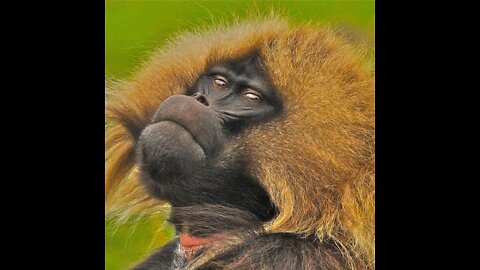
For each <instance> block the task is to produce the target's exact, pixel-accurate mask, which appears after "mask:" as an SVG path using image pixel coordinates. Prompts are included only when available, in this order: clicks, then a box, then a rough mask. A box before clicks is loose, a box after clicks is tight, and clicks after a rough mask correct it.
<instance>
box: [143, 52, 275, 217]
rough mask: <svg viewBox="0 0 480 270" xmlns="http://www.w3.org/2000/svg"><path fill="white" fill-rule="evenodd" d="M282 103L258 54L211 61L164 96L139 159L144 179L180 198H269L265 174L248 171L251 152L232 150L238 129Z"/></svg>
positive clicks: (154, 189) (183, 201) (160, 192)
mask: <svg viewBox="0 0 480 270" xmlns="http://www.w3.org/2000/svg"><path fill="white" fill-rule="evenodd" d="M280 109H281V103H280V100H279V99H278V97H277V96H276V94H275V89H274V87H273V85H272V84H271V83H270V81H269V79H268V77H267V76H266V74H265V73H264V72H263V71H262V70H261V69H260V68H259V67H258V65H257V64H256V58H255V57H248V58H244V59H240V60H229V61H224V62H221V63H217V64H215V65H212V66H210V67H208V68H207V70H205V72H204V73H203V74H202V75H201V76H199V78H198V79H197V80H196V82H195V83H194V85H193V86H192V87H191V88H190V89H186V91H185V95H175V96H171V97H169V98H167V99H166V100H165V101H163V102H162V103H161V105H160V106H159V108H158V110H157V112H156V113H155V115H154V116H153V118H152V121H151V124H150V125H148V126H147V127H146V128H145V129H144V130H143V131H142V133H141V136H140V138H139V143H138V159H139V162H140V164H141V173H142V180H143V182H144V183H145V184H146V185H147V187H149V190H150V192H151V193H152V194H153V195H154V196H156V197H159V198H162V199H165V200H167V201H169V202H171V203H172V204H173V205H190V204H199V203H212V202H215V203H230V204H236V203H237V200H248V201H254V202H258V201H260V202H261V204H268V203H267V202H268V201H269V200H268V195H267V194H266V192H265V191H264V190H263V188H262V187H261V186H260V185H259V184H258V181H257V180H256V179H253V178H252V177H251V176H248V175H245V174H244V172H245V171H246V170H245V167H244V166H247V163H248V161H246V160H245V156H246V155H244V153H238V152H237V153H231V152H230V153H228V154H226V153H225V151H224V150H225V149H226V148H228V147H229V146H230V144H231V143H232V141H234V138H235V136H236V135H238V134H239V133H241V132H242V131H244V130H245V129H248V128H249V127H250V126H252V125H255V124H261V123H262V122H265V121H268V120H269V119H271V118H272V117H274V116H275V115H277V114H278V113H279V111H280ZM232 192H233V193H241V194H240V195H239V194H232ZM239 196H240V197H244V198H239ZM245 197H247V198H245ZM259 198H260V200H259ZM266 207H267V208H268V207H269V206H268V205H267V206H266Z"/></svg>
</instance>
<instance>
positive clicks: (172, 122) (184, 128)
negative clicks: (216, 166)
mask: <svg viewBox="0 0 480 270" xmlns="http://www.w3.org/2000/svg"><path fill="white" fill-rule="evenodd" d="M162 122H164V123H171V124H174V125H176V126H178V127H180V128H181V129H183V130H184V131H185V132H186V133H188V134H189V135H190V137H191V138H192V141H193V142H194V143H195V144H197V145H198V146H200V148H201V149H202V152H203V154H204V155H205V153H206V151H205V146H204V145H202V143H200V142H199V141H198V139H197V137H196V136H195V135H193V133H192V132H191V131H190V130H189V129H188V128H187V127H185V125H182V124H181V123H178V122H175V121H173V120H162V121H160V122H157V123H162ZM155 124H156V123H155Z"/></svg>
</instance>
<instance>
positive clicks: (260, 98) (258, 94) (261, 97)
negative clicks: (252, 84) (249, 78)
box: [244, 88, 263, 101]
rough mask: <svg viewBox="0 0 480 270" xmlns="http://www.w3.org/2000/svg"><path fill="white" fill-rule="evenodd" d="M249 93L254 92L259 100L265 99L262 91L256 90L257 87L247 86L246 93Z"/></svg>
mask: <svg viewBox="0 0 480 270" xmlns="http://www.w3.org/2000/svg"><path fill="white" fill-rule="evenodd" d="M247 94H253V95H255V96H257V97H258V100H259V101H261V100H263V95H262V93H260V92H259V91H257V90H255V89H251V88H247V89H246V90H245V91H244V95H247Z"/></svg>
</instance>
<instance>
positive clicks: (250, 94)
mask: <svg viewBox="0 0 480 270" xmlns="http://www.w3.org/2000/svg"><path fill="white" fill-rule="evenodd" d="M245 97H246V98H248V99H249V100H251V101H261V100H262V94H260V93H259V92H257V91H255V90H252V89H248V90H247V91H246V92H245Z"/></svg>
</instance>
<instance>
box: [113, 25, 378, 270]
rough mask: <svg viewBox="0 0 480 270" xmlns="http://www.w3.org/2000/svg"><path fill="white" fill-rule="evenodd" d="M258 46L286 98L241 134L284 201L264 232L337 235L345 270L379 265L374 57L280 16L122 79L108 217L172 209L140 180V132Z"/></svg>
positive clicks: (159, 58) (219, 31) (190, 39)
mask: <svg viewBox="0 0 480 270" xmlns="http://www.w3.org/2000/svg"><path fill="white" fill-rule="evenodd" d="M252 52H258V53H259V54H260V56H261V57H260V58H261V63H260V64H261V66H262V68H263V69H264V70H265V71H266V72H267V73H268V75H269V76H270V78H271V80H272V81H273V82H274V84H275V87H276V89H277V90H278V94H279V95H280V96H281V99H282V100H283V102H284V106H283V107H284V112H283V114H282V115H281V116H280V117H278V118H276V119H274V120H273V121H271V122H269V123H266V124H263V125H259V126H256V127H254V128H252V129H251V130H249V131H247V132H245V133H243V134H241V135H239V136H240V138H239V141H241V142H242V147H243V148H245V152H246V153H247V154H249V155H250V160H251V161H252V162H251V163H252V164H251V166H250V170H251V171H250V173H251V174H252V175H254V176H256V177H257V178H258V179H259V181H260V182H261V183H262V184H263V185H264V187H265V188H266V190H267V191H268V193H269V194H270V196H271V199H272V201H273V202H274V203H275V205H276V206H277V207H278V210H279V214H278V216H277V217H276V218H274V219H273V220H272V221H270V222H268V223H266V224H262V227H263V230H264V231H265V232H267V233H273V234H278V233H287V234H288V233H292V234H296V235H315V236H316V237H317V239H318V240H319V241H320V242H322V241H323V240H325V239H328V241H333V242H332V243H331V245H335V246H336V247H339V248H340V250H342V252H343V254H342V256H343V257H344V258H345V261H346V262H345V265H346V266H345V265H343V267H348V268H350V269H371V268H374V250H375V248H374V230H375V205H374V203H375V153H374V152H375V127H374V122H375V109H374V66H373V63H372V62H371V60H368V57H367V54H366V50H365V49H363V48H359V47H356V46H353V45H351V44H349V43H348V42H347V39H346V38H344V37H343V36H342V34H341V33H339V32H338V31H336V30H334V29H333V28H332V27H329V26H324V25H314V24H308V25H300V26H292V25H289V24H288V23H287V22H286V21H285V20H282V19H280V18H277V17H274V16H273V17H269V18H259V19H250V20H246V21H237V22H233V23H231V24H230V25H221V26H218V27H213V28H210V29H202V30H201V31H193V32H188V33H183V34H181V35H179V36H178V37H177V38H176V39H174V40H172V41H170V42H169V43H168V44H167V45H166V46H165V47H163V48H162V49H160V50H158V51H157V52H155V53H154V54H153V55H152V57H151V58H150V60H149V61H147V62H146V64H145V67H144V68H143V69H142V70H140V71H139V72H138V73H137V74H136V75H135V76H134V77H133V79H132V80H130V81H128V82H117V83H115V84H114V85H112V86H110V87H111V88H112V90H109V93H110V94H109V95H107V104H106V123H107V124H106V175H105V179H106V180H105V181H106V182H105V187H106V188H105V196H106V214H107V215H113V216H116V217H119V218H126V217H128V216H131V215H138V214H152V213H154V214H155V213H164V212H165V204H164V203H162V202H159V201H158V200H156V199H152V198H150V197H149V196H148V194H147V193H146V191H145V190H144V189H143V187H142V186H141V184H140V182H139V181H138V172H137V168H136V165H135V154H134V153H135V139H136V138H137V137H138V136H139V134H140V132H141V130H142V129H143V128H144V127H145V126H146V125H147V123H148V121H149V120H150V118H151V116H152V115H153V113H154V112H155V110H156V108H158V106H159V105H160V103H161V102H162V101H163V100H165V99H166V98H167V97H169V96H171V95H174V94H184V93H185V89H187V88H188V87H189V86H191V85H192V84H193V82H194V81H195V80H196V78H197V77H198V76H199V74H201V73H202V71H203V70H204V68H205V67H206V66H207V65H208V64H209V63H214V62H218V61H221V60H224V59H232V58H239V57H241V56H244V55H248V54H249V53H252ZM258 241H260V242H261V241H262V239H259V240H258ZM328 245H330V244H328ZM257 246H258V245H257ZM319 252H320V251H319ZM307 255H308V256H313V257H315V256H321V254H306V255H305V256H307ZM243 259H244V260H247V261H248V258H243Z"/></svg>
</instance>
